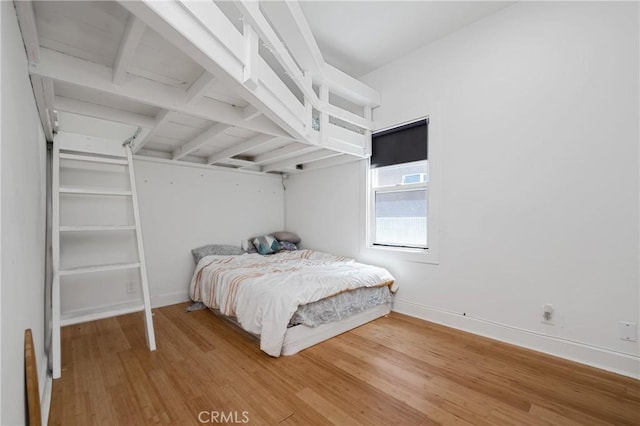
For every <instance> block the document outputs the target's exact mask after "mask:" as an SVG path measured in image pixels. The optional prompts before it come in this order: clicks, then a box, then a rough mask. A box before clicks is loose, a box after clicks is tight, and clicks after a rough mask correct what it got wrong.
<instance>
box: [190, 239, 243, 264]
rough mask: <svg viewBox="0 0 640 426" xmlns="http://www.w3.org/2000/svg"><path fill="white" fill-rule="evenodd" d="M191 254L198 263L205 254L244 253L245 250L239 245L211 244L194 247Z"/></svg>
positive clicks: (228, 254)
mask: <svg viewBox="0 0 640 426" xmlns="http://www.w3.org/2000/svg"><path fill="white" fill-rule="evenodd" d="M191 254H192V255H193V261H194V262H195V263H196V265H197V264H198V262H200V259H202V258H203V257H205V256H212V255H219V256H230V255H237V254H244V251H243V250H242V249H241V248H240V247H238V246H231V245H226V244H209V245H206V246H202V247H198V248H194V249H193V250H191Z"/></svg>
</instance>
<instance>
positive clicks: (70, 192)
mask: <svg viewBox="0 0 640 426" xmlns="http://www.w3.org/2000/svg"><path fill="white" fill-rule="evenodd" d="M136 135H137V133H136ZM134 139H135V135H134V136H133V137H131V138H129V139H128V140H127V141H126V142H125V143H124V144H123V143H122V142H119V141H115V140H110V139H101V138H95V137H90V136H84V135H78V134H73V133H64V132H60V133H58V134H56V135H55V137H54V141H53V158H52V259H53V262H52V263H53V283H52V292H51V296H52V367H53V368H52V369H53V378H54V379H57V378H59V377H60V376H61V367H62V354H61V327H64V326H67V325H72V324H78V323H82V322H87V321H94V320H97V319H102V318H110V317H114V316H118V315H124V314H129V313H133V312H141V311H143V312H144V321H145V330H146V337H147V346H148V347H149V350H151V351H154V350H155V349H156V342H155V334H154V329H153V319H152V314H151V301H150V296H149V285H148V282H147V269H146V264H145V258H144V249H143V244H142V232H141V227H140V211H139V207H138V197H137V192H136V183H135V182H136V180H135V174H134V170H133V156H132V152H131V143H132V142H133V140H134ZM73 164H76V165H78V164H80V165H81V166H82V169H83V170H86V173H89V174H90V173H92V171H95V170H93V168H94V167H103V168H105V167H106V168H109V167H111V166H120V167H119V168H118V167H116V168H115V170H116V171H117V170H119V169H126V170H127V171H128V183H129V188H127V189H115V188H97V187H89V186H60V171H61V169H64V168H65V167H69V165H73ZM83 173H84V172H83ZM121 177H122V179H123V180H124V181H125V182H126V180H127V177H126V176H121ZM61 195H62V196H63V198H64V199H65V200H66V199H68V198H70V197H72V198H75V200H74V202H75V205H82V203H83V202H85V203H86V201H82V200H86V199H87V198H86V197H93V199H94V202H95V198H96V197H97V198H98V199H99V200H102V199H103V198H102V197H118V198H122V199H125V200H127V199H128V200H130V201H131V202H130V205H131V206H132V209H133V218H134V224H133V225H131V224H110V225H97V224H89V225H84V224H83V225H67V224H65V225H61V221H60V216H61V211H60V203H61V199H60V198H61ZM99 200H98V201H97V202H100V201H99ZM63 202H64V201H63ZM67 202H69V201H67ZM127 204H128V203H127ZM112 232H134V233H135V243H136V246H137V247H136V248H137V250H136V251H137V260H136V261H133V262H125V263H111V264H98V265H89V266H81V267H73V268H67V267H64V268H62V267H61V263H60V254H61V249H63V248H64V247H61V238H60V237H61V235H64V234H68V233H90V234H91V235H92V236H93V235H95V238H100V237H101V235H104V234H105V233H112ZM76 235H77V234H76ZM92 241H93V240H92ZM121 270H122V271H124V270H139V279H140V285H141V287H142V301H140V302H138V301H135V302H128V303H125V304H122V303H120V304H116V305H113V306H108V307H99V308H97V309H91V308H90V309H88V312H87V310H85V311H83V312H82V313H81V314H78V313H77V312H75V313H74V312H70V313H65V312H61V306H62V303H61V302H62V298H61V296H62V293H63V292H64V291H61V290H64V285H65V280H64V277H67V276H72V275H77V274H85V275H87V276H90V275H91V274H95V273H100V272H107V271H121ZM94 279H95V276H94Z"/></svg>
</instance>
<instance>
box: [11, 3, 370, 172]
mask: <svg viewBox="0 0 640 426" xmlns="http://www.w3.org/2000/svg"><path fill="white" fill-rule="evenodd" d="M15 6H16V10H17V13H18V19H19V22H20V28H21V31H22V35H23V39H24V42H25V47H26V50H27V56H28V60H29V73H30V75H31V79H32V84H33V88H34V93H35V97H36V102H37V105H38V110H39V114H40V119H41V121H42V124H43V127H44V129H45V134H46V137H47V139H48V140H49V141H51V140H52V139H53V135H54V134H55V133H60V134H61V135H62V134H63V133H65V132H66V133H70V134H73V133H79V132H80V131H79V130H78V129H86V128H91V129H94V130H93V131H95V132H96V133H99V131H100V129H101V128H102V126H103V124H104V123H105V122H106V123H111V124H114V123H115V125H117V126H120V131H121V132H124V133H126V134H128V136H131V135H132V134H133V133H134V132H135V131H136V130H137V129H138V128H140V129H141V131H140V132H139V134H138V136H137V137H136V138H135V141H134V145H133V151H134V153H135V154H136V156H146V157H154V158H158V159H164V161H169V162H179V163H180V164H200V165H210V166H211V167H229V168H234V169H241V170H246V171H252V172H261V173H270V172H272V173H295V172H297V171H300V170H309V169H314V168H319V167H326V166H331V165H335V164H340V163H343V162H348V161H354V160H358V159H362V158H366V157H367V156H369V155H370V140H371V130H372V121H371V110H372V108H374V107H376V106H378V105H379V104H380V95H379V94H378V93H377V92H376V91H375V90H373V89H372V88H370V87H368V86H366V85H364V84H363V83H361V82H359V81H358V80H356V79H354V78H352V77H350V76H348V75H347V74H345V73H343V72H341V71H340V70H338V69H336V68H334V67H332V66H331V65H329V64H327V63H325V62H324V60H323V58H322V54H321V53H320V50H319V48H318V46H317V44H316V42H315V40H314V38H313V35H312V33H311V30H310V28H309V26H308V24H307V22H306V20H305V17H304V15H303V13H302V10H301V8H300V6H299V5H298V4H297V3H296V2H271V1H270V2H257V1H243V0H240V1H233V2H217V1H181V0H170V1H150V0H140V1H122V2H90V1H87V2H82V1H80V2H77V1H74V2H57V1H43V2H30V1H16V2H15ZM70 136H71V137H73V135H70ZM89 136H91V137H100V136H101V135H100V134H91V135H89ZM123 139H126V138H123ZM159 161H163V160H159Z"/></svg>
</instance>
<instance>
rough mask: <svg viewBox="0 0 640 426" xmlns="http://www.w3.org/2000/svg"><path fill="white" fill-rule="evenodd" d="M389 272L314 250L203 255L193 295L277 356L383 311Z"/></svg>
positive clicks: (387, 304)
mask: <svg viewBox="0 0 640 426" xmlns="http://www.w3.org/2000/svg"><path fill="white" fill-rule="evenodd" d="M396 290H397V286H396V284H395V281H394V278H393V276H392V275H391V274H390V273H389V272H388V271H387V270H386V269H384V268H379V267H376V266H371V265H366V264H362V263H358V262H356V261H354V260H353V259H350V258H346V257H341V256H334V255H331V254H327V253H322V252H318V251H314V250H297V251H285V252H280V253H276V254H272V255H267V256H264V255H260V254H242V255H213V256H206V257H203V258H202V259H201V260H200V261H199V262H198V264H197V266H196V270H195V272H194V275H193V278H192V280H191V285H190V288H189V291H190V297H191V299H192V300H193V301H194V302H202V303H203V304H204V305H206V306H207V307H208V308H210V309H211V310H213V311H214V312H216V313H219V314H221V315H223V316H224V317H225V318H228V319H230V320H231V321H233V322H235V323H236V324H238V325H239V326H240V327H241V328H242V329H243V330H245V331H247V332H249V333H251V334H253V335H255V336H258V337H259V340H260V348H261V349H262V350H263V351H264V352H266V353H267V354H269V355H271V356H274V357H277V356H280V355H293V354H295V353H297V352H299V351H300V350H302V349H305V348H307V347H309V346H312V345H315V344H317V343H319V342H322V341H324V340H327V339H329V338H331V337H333V336H336V335H338V334H341V333H344V332H345V331H348V330H350V329H352V328H355V327H358V326H360V325H362V324H365V323H367V322H369V321H372V320H374V319H376V318H379V317H381V316H384V315H386V314H388V313H389V312H390V310H391V300H392V293H394V292H395V291H396Z"/></svg>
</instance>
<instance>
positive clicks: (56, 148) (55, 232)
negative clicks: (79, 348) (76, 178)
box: [51, 137, 62, 379]
mask: <svg viewBox="0 0 640 426" xmlns="http://www.w3.org/2000/svg"><path fill="white" fill-rule="evenodd" d="M51 174H52V182H51V195H52V197H51V208H52V215H51V226H52V228H51V234H52V235H51V245H52V267H53V280H52V284H51V285H52V288H51V317H52V318H51V325H52V332H51V333H52V339H51V345H52V353H53V355H52V358H53V360H52V365H53V378H54V379H58V378H60V375H61V370H62V347H61V346H62V345H61V340H60V339H61V336H60V304H61V299H60V192H59V189H60V144H59V142H58V139H57V137H55V138H54V139H53V158H52V167H51Z"/></svg>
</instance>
